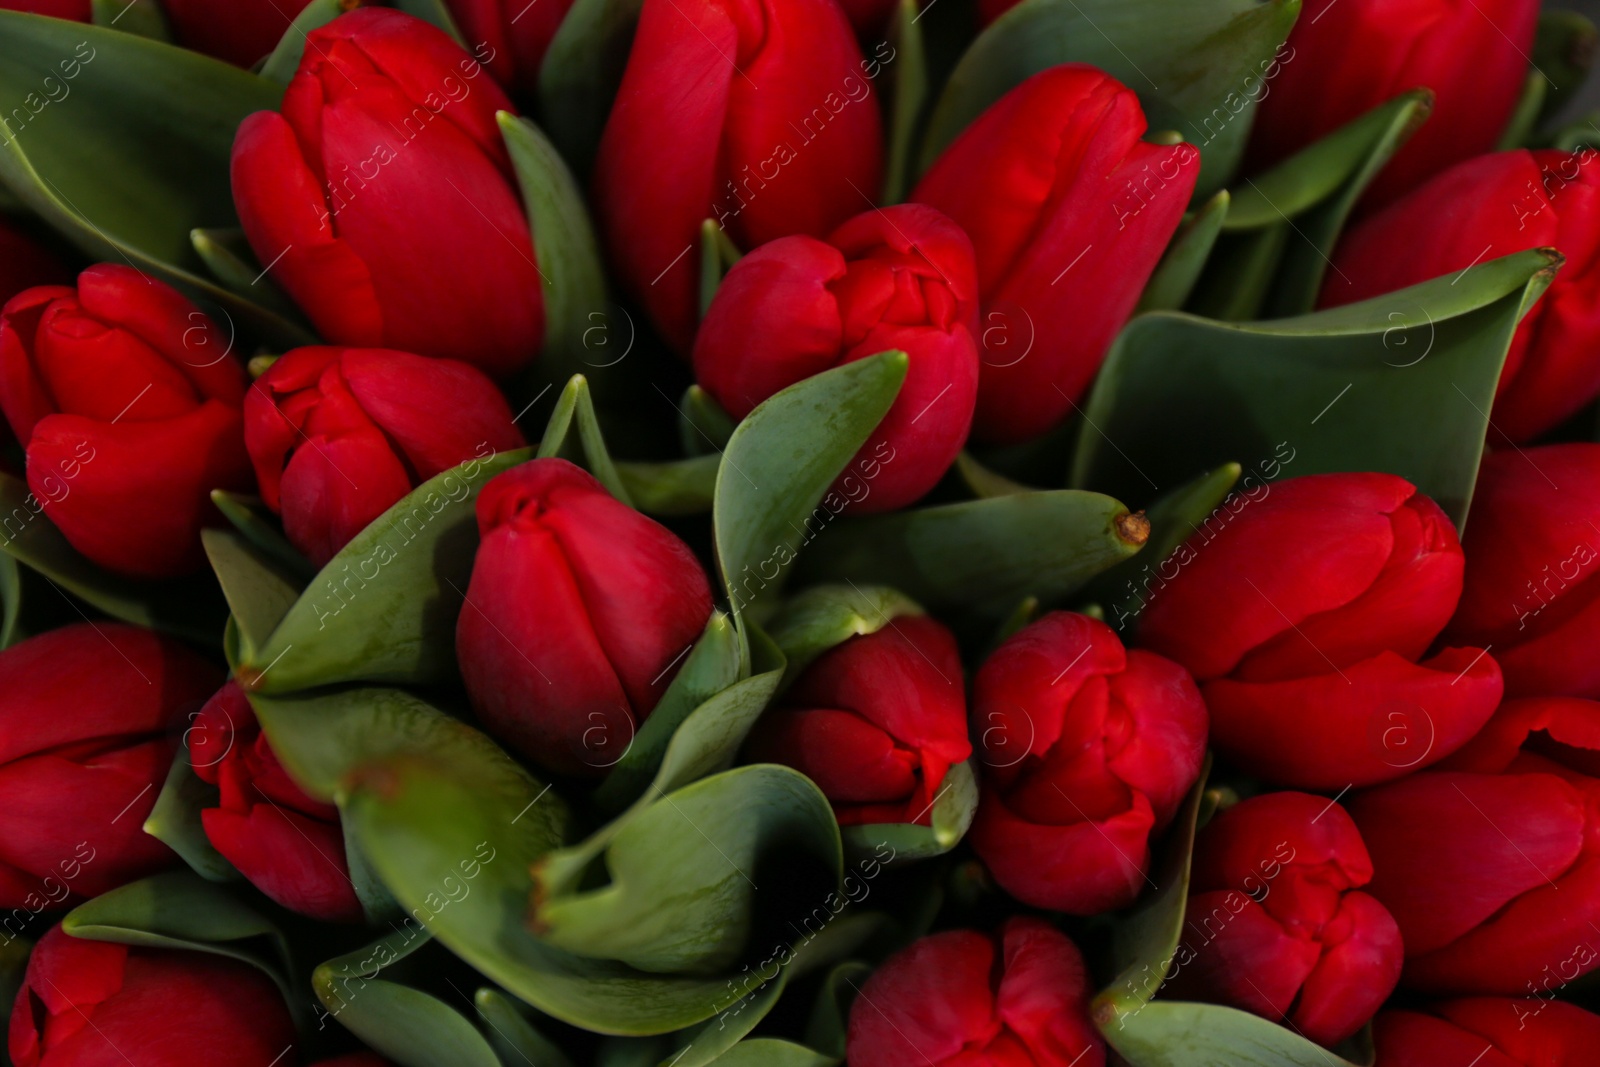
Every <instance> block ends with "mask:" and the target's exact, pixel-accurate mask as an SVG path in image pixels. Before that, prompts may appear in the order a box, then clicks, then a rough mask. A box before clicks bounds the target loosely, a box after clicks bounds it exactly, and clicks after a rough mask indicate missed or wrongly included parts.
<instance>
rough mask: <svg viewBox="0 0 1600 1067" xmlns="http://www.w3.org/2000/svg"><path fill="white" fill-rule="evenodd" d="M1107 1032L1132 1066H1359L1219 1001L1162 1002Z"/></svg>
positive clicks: (1121, 1019) (1119, 1020)
mask: <svg viewBox="0 0 1600 1067" xmlns="http://www.w3.org/2000/svg"><path fill="white" fill-rule="evenodd" d="M1096 1021H1097V1022H1098V1021H1099V1019H1098V1017H1097V1019H1096ZM1101 1033H1103V1034H1105V1036H1106V1040H1107V1041H1109V1042H1110V1043H1111V1045H1112V1046H1113V1047H1114V1048H1115V1049H1116V1050H1117V1052H1118V1053H1119V1054H1121V1056H1122V1058H1123V1059H1125V1060H1127V1061H1128V1063H1129V1064H1131V1065H1132V1067H1357V1065H1356V1064H1353V1063H1351V1062H1350V1061H1349V1060H1346V1059H1344V1058H1343V1057H1340V1056H1336V1055H1334V1054H1333V1053H1332V1052H1329V1051H1328V1050H1327V1049H1325V1048H1323V1047H1322V1046H1321V1045H1317V1044H1314V1043H1313V1042H1311V1041H1309V1040H1307V1039H1306V1038H1304V1037H1301V1036H1300V1035H1299V1034H1296V1033H1294V1032H1293V1031H1291V1030H1288V1029H1285V1028H1284V1027H1282V1026H1279V1025H1278V1024H1277V1023H1274V1022H1270V1021H1268V1020H1266V1019H1263V1018H1261V1016H1259V1015H1251V1014H1250V1013H1249V1012H1243V1011H1239V1010H1238V1009H1237V1008H1225V1007H1222V1006H1221V1005H1219V1004H1191V1003H1187V1002H1184V1001H1168V1000H1158V1001H1155V1002H1153V1003H1150V1004H1146V1005H1144V1006H1143V1007H1141V1008H1139V1009H1138V1010H1137V1011H1135V1012H1132V1013H1130V1014H1126V1015H1122V1016H1119V1017H1118V1018H1117V1021H1116V1022H1115V1023H1113V1024H1111V1025H1110V1026H1109V1027H1108V1026H1107V1025H1105V1024H1103V1023H1102V1025H1101Z"/></svg>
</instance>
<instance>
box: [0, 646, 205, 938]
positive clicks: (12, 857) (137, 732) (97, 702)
mask: <svg viewBox="0 0 1600 1067" xmlns="http://www.w3.org/2000/svg"><path fill="white" fill-rule="evenodd" d="M221 674H222V671H221V670H219V669H218V668H216V667H213V666H212V665H211V664H209V663H207V662H206V661H205V660H203V659H201V658H200V657H199V656H197V655H195V654H194V653H193V652H190V651H189V650H188V649H187V648H185V647H184V646H183V645H180V644H178V643H177V642H176V641H173V640H171V639H169V638H165V637H161V636H159V635H157V634H153V633H151V632H149V631H148V630H140V629H137V628H135V627H132V626H124V625H122V624H120V623H80V624H77V625H73V626H68V627H65V628H63V629H60V630H51V631H48V632H47V633H43V634H40V635H39V636H38V637H33V638H29V639H28V640H26V641H23V642H21V643H20V644H17V645H14V646H12V647H11V648H9V649H7V650H6V651H4V652H0V796H3V797H5V803H4V804H3V805H0V907H4V908H11V909H15V910H14V911H12V912H11V914H9V915H7V916H5V917H4V919H3V920H0V927H3V929H4V930H5V935H6V936H7V938H8V939H9V938H10V937H14V936H15V935H16V934H17V933H18V932H19V931H20V929H21V926H22V922H23V921H25V920H26V918H27V914H25V913H24V909H25V910H26V912H27V913H31V914H38V913H39V912H41V911H44V910H46V909H48V908H51V907H55V906H57V905H60V904H62V903H63V902H65V901H67V900H69V899H71V898H80V897H81V898H88V897H92V896H96V895H97V894H100V893H104V892H106V891H107V890H109V889H114V888H116V887H117V886H119V885H122V884H123V883H125V882H131V881H133V880H135V879H138V878H143V877H144V876H145V875H147V874H153V873H155V872H156V871H159V870H162V869H163V868H166V867H170V866H172V865H173V864H174V863H176V862H177V858H176V857H175V856H174V855H173V854H172V852H171V850H169V849H168V848H167V846H166V845H164V844H162V843H161V842H160V841H158V840H156V839H155V838H154V837H151V836H150V835H149V834H147V833H145V832H144V830H143V825H144V820H145V817H146V816H147V815H149V814H150V809H151V807H152V806H153V805H154V804H155V800H156V795H157V794H158V793H159V792H160V790H161V785H162V783H163V782H165V781H166V778H167V769H168V768H169V767H170V766H171V765H172V754H173V749H174V747H175V744H176V733H175V730H174V727H176V726H178V725H179V724H180V723H181V722H182V720H183V716H184V715H185V714H186V713H188V712H191V711H193V710H194V709H195V708H197V707H199V706H200V704H201V702H202V701H204V700H205V698H206V695H207V694H208V693H209V692H210V691H211V690H213V689H215V688H216V686H217V683H218V681H219V680H220V677H221Z"/></svg>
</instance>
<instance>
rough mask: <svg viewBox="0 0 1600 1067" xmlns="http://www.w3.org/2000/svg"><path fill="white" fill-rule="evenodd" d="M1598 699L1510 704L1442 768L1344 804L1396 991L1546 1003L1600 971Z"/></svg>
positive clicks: (1535, 700) (1599, 741) (1511, 702)
mask: <svg viewBox="0 0 1600 1067" xmlns="http://www.w3.org/2000/svg"><path fill="white" fill-rule="evenodd" d="M1597 753H1600V704H1596V703H1593V702H1591V701H1587V700H1573V699H1570V698H1564V697H1542V698H1533V699H1527V700H1511V701H1507V702H1506V704H1505V705H1504V706H1503V707H1501V709H1500V710H1499V711H1498V712H1496V713H1495V717H1494V718H1493V719H1492V720H1491V721H1490V722H1489V725H1488V726H1486V727H1485V728H1484V731H1483V733H1482V734H1481V735H1479V736H1478V737H1477V738H1475V739H1474V740H1473V741H1472V743H1471V744H1469V745H1467V746H1466V747H1465V748H1463V749H1461V751H1459V752H1457V753H1456V754H1455V755H1454V756H1453V757H1452V758H1451V759H1450V761H1449V762H1448V763H1446V764H1444V765H1443V766H1442V767H1441V768H1440V769H1439V770H1436V771H1431V772H1429V773H1427V774H1418V775H1413V776H1412V777H1410V778H1405V779H1402V780H1401V781H1398V782H1391V783H1390V784H1388V785H1385V786H1383V787H1381V788H1378V789H1374V790H1372V791H1370V792H1368V793H1365V794H1361V795H1358V796H1357V797H1356V798H1355V799H1354V800H1352V801H1351V803H1350V813H1351V814H1352V815H1353V816H1355V820H1356V823H1357V825H1359V826H1360V827H1361V834H1362V836H1363V837H1365V838H1366V841H1367V848H1368V849H1369V850H1370V851H1371V853H1372V864H1373V867H1374V869H1375V870H1376V872H1377V873H1376V875H1375V876H1374V877H1373V879H1372V885H1371V887H1370V892H1371V893H1372V895H1373V896H1375V897H1377V898H1378V899H1379V900H1381V901H1382V902H1383V903H1384V905H1385V906H1386V907H1387V908H1388V909H1389V910H1390V911H1391V912H1393V913H1394V917H1395V919H1396V920H1397V921H1398V922H1399V923H1400V933H1401V934H1402V935H1403V936H1404V937H1405V944H1406V969H1405V975H1404V979H1403V980H1404V982H1405V984H1406V985H1408V986H1411V987H1413V988H1417V989H1424V990H1429V991H1432V992H1440V993H1504V994H1506V995H1509V996H1554V995H1555V993H1556V992H1557V991H1558V990H1560V989H1561V988H1562V987H1563V986H1564V985H1565V984H1566V983H1567V982H1570V981H1572V979H1574V978H1576V977H1578V976H1579V975H1580V974H1585V973H1587V972H1588V971H1590V970H1592V969H1594V968H1595V966H1596V965H1600V951H1597V950H1596V948H1595V947H1594V946H1595V945H1596V944H1600V935H1597V934H1596V933H1595V929H1594V926H1593V925H1591V924H1594V923H1600V833H1597V832H1596V826H1597V820H1596V816H1595V812H1596V811H1597V810H1600V777H1596V776H1595V775H1596V772H1600V757H1597Z"/></svg>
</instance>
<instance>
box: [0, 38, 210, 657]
mask: <svg viewBox="0 0 1600 1067" xmlns="http://www.w3.org/2000/svg"><path fill="white" fill-rule="evenodd" d="M5 14H6V13H5V12H0V16H4V15H5ZM4 25H5V23H4V19H3V18H0V35H3V32H4ZM3 80H4V74H3V73H0V81H3ZM0 551H3V552H5V553H6V554H7V555H10V556H11V557H13V558H14V559H16V560H17V562H19V563H22V564H24V565H26V566H27V567H28V568H29V569H30V570H33V571H34V572H36V573H38V574H39V575H41V576H42V577H43V578H44V579H45V581H46V582H47V583H49V585H50V586H51V587H52V588H54V589H55V590H56V592H58V593H60V594H61V596H62V597H63V598H65V597H66V594H67V593H71V594H72V595H73V596H76V597H78V598H79V599H81V600H83V601H84V602H85V603H87V604H90V605H92V606H94V607H96V608H98V609H100V610H101V611H103V612H105V613H106V614H107V615H110V616H111V617H112V618H114V619H120V620H122V621H123V622H131V623H133V624H134V625H135V626H144V627H148V628H149V629H152V630H161V631H163V632H165V633H170V634H175V635H177V636H179V637H184V638H187V639H189V640H191V641H195V642H197V643H199V644H203V645H207V646H210V647H213V648H215V647H216V646H217V645H218V643H219V642H220V641H221V639H222V627H223V623H224V622H225V620H226V619H227V615H228V610H227V606H226V605H225V604H224V603H223V600H222V596H221V595H220V593H219V591H218V589H217V585H216V583H215V582H214V581H213V580H212V579H211V576H210V575H209V574H204V573H201V574H196V575H193V576H191V577H188V578H180V579H175V580H168V581H161V582H141V581H137V580H135V579H132V578H123V577H121V576H120V575H115V574H112V573H110V572H109V571H106V570H103V569H101V568H100V567H98V566H97V565H95V564H93V563H91V562H89V561H88V560H87V559H84V558H83V557H82V556H80V555H79V554H78V550H77V549H75V548H73V547H72V546H71V545H69V544H68V543H67V539H66V538H65V537H63V536H62V534H61V531H60V530H57V529H56V528H55V526H54V525H53V524H52V523H51V522H50V520H49V519H48V518H46V517H45V516H44V513H43V510H42V506H41V504H40V502H39V500H38V498H37V497H35V496H34V495H33V494H32V493H30V492H29V491H28V487H27V485H26V484H24V483H23V481H22V480H21V479H20V478H14V477H12V476H11V475H9V474H5V473H3V472H0ZM69 603H70V601H69ZM74 610H75V611H78V612H79V613H80V614H81V609H79V608H77V607H76V605H74Z"/></svg>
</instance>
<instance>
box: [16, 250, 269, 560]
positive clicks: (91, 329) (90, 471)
mask: <svg viewBox="0 0 1600 1067" xmlns="http://www.w3.org/2000/svg"><path fill="white" fill-rule="evenodd" d="M230 347H231V341H229V340H227V339H225V338H224V337H223V335H222V332H221V331H220V330H218V329H217V327H216V325H215V324H214V323H213V322H212V321H211V319H210V318H208V317H207V316H206V315H204V314H202V313H201V312H200V310H199V309H197V308H196V307H195V306H194V305H193V304H191V303H190V302H189V301H188V300H186V299H184V298H183V296H181V295H180V294H179V293H178V291H177V290H176V289H173V288H172V287H171V286H168V285H166V284H164V283H162V282H158V281H156V280H154V279H153V278H148V277H146V276H144V275H143V274H140V273H139V272H138V271H136V270H134V269H133V268H132V267H124V266H118V265H115V264H110V263H102V264H100V265H98V266H94V267H90V268H89V269H88V270H86V271H84V272H83V273H82V274H80V275H79V276H78V287H77V289H76V290H73V289H71V288H68V287H65V286H54V285H41V286H39V287H37V288H34V289H29V290H27V291H26V292H23V293H19V294H18V295H17V296H15V297H13V298H12V299H11V300H10V301H9V302H7V304H6V305H5V308H4V310H3V311H0V410H3V411H4V412H5V416H6V419H7V420H8V421H9V422H10V423H11V429H12V431H13V432H14V433H15V434H16V435H17V440H18V441H20V442H21V443H22V445H23V447H24V448H25V449H26V450H27V454H28V470H27V474H28V488H30V489H31V490H33V495H34V496H35V497H36V498H37V499H38V500H39V502H40V504H41V506H42V507H43V508H44V513H45V514H46V515H48V516H49V517H50V519H51V521H52V522H54V523H55V524H56V526H57V527H58V528H59V529H60V530H61V532H62V534H64V535H65V536H66V538H67V540H68V541H70V542H71V543H72V546H73V547H74V548H76V549H77V550H78V551H79V552H81V553H83V554H84V555H85V556H87V557H89V558H90V559H92V560H94V561H95V562H96V563H99V564H100V565H101V566H104V567H107V568H109V569H111V570H114V571H118V572H120V573H122V574H128V575H133V576H136V577H141V578H164V577H172V576H174V575H179V574H185V573H188V572H190V571H193V570H196V569H198V568H199V567H200V566H201V565H202V564H203V563H204V560H205V556H204V553H203V552H202V550H201V547H200V528H201V527H202V526H204V525H206V524H207V523H209V522H210V521H211V520H212V519H213V517H215V515H216V511H215V509H214V508H213V507H212V505H211V497H210V494H211V491H212V490H213V489H238V490H247V489H249V488H250V486H251V482H252V479H251V477H250V458H249V456H247V455H246V454H245V450H244V440H243V433H242V428H241V420H240V414H239V405H240V402H241V401H242V400H243V398H244V391H245V376H244V372H243V370H242V369H241V368H240V367H239V364H238V362H237V360H235V359H234V357H233V356H232V355H231V353H230V351H229V350H230ZM4 532H5V536H6V537H7V538H10V537H13V536H15V535H16V534H17V533H18V532H19V531H18V530H16V529H15V528H14V524H13V523H12V522H11V521H10V520H7V522H6V524H5V531H4Z"/></svg>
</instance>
